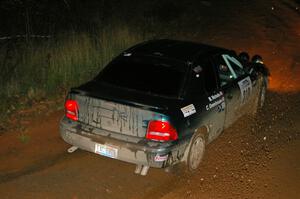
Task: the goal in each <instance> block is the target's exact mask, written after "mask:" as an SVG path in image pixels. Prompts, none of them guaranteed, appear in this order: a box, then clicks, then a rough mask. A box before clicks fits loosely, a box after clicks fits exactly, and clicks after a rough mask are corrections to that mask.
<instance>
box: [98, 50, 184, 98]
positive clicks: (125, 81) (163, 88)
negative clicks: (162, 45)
mask: <svg viewBox="0 0 300 199" xmlns="http://www.w3.org/2000/svg"><path fill="white" fill-rule="evenodd" d="M185 73H186V67H185V66H184V64H183V63H181V62H177V61H174V60H171V59H165V58H159V57H154V56H151V57H149V56H128V57H126V56H124V57H121V58H118V59H117V60H115V61H113V62H111V63H110V64H109V65H108V66H107V67H106V68H105V69H104V70H103V71H102V72H101V73H100V74H99V76H98V77H97V78H96V80H97V81H101V82H105V83H108V84H110V85H113V86H117V87H121V88H127V89H133V90H136V91H140V92H143V93H148V94H155V95H162V96H167V97H179V93H180V89H181V86H182V84H183V81H184V76H185Z"/></svg>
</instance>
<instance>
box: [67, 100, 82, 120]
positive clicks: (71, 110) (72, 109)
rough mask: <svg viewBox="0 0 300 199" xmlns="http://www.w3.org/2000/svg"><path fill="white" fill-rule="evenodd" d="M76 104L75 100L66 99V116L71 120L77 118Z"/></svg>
mask: <svg viewBox="0 0 300 199" xmlns="http://www.w3.org/2000/svg"><path fill="white" fill-rule="evenodd" d="M78 110H79V108H78V104H77V102H76V101H75V100H70V99H68V100H67V101H66V103H65V111H66V117H67V118H70V119H71V120H74V121H77V120H78Z"/></svg>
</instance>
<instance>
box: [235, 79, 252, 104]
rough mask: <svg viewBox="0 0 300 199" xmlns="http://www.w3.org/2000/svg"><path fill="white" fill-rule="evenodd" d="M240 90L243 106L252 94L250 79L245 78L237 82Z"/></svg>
mask: <svg viewBox="0 0 300 199" xmlns="http://www.w3.org/2000/svg"><path fill="white" fill-rule="evenodd" d="M238 84H239V87H240V90H241V103H242V104H245V102H246V101H247V99H248V98H249V97H250V94H251V92H252V82H251V79H250V77H249V76H248V77H246V78H245V79H242V80H241V81H239V82H238Z"/></svg>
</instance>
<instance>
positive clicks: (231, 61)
mask: <svg viewBox="0 0 300 199" xmlns="http://www.w3.org/2000/svg"><path fill="white" fill-rule="evenodd" d="M222 57H223V59H224V61H225V62H226V64H227V65H228V67H230V68H231V69H232V70H233V72H234V73H233V74H234V78H235V79H236V78H238V77H240V76H242V75H244V74H245V71H244V69H243V65H242V64H241V62H240V61H238V60H237V58H235V57H234V56H231V55H222Z"/></svg>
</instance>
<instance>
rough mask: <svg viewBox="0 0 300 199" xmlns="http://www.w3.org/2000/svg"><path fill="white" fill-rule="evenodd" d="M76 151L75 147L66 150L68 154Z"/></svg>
mask: <svg viewBox="0 0 300 199" xmlns="http://www.w3.org/2000/svg"><path fill="white" fill-rule="evenodd" d="M77 149H78V147H77V146H72V147H70V148H68V153H73V152H74V151H76V150H77Z"/></svg>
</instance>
